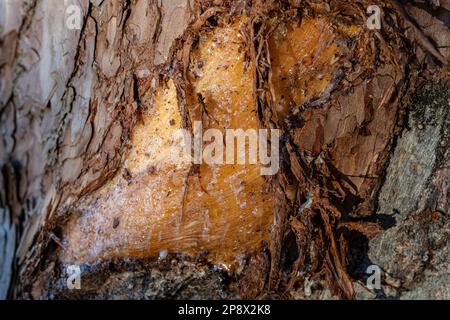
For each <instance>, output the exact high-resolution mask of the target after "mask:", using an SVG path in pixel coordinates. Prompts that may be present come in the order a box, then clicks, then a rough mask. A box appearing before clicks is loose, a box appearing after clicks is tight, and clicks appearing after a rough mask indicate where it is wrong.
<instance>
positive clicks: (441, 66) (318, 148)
mask: <svg viewBox="0 0 450 320" xmlns="http://www.w3.org/2000/svg"><path fill="white" fill-rule="evenodd" d="M80 3H81V5H82V11H83V23H82V28H81V30H68V29H67V28H65V26H64V25H63V24H64V20H63V17H64V12H65V9H66V5H65V4H64V2H63V1H58V0H54V1H52V0H47V1H44V0H43V1H39V0H33V1H16V2H13V3H9V4H5V3H2V4H1V5H2V6H7V7H8V11H5V10H3V8H2V11H4V12H7V15H6V16H3V17H2V20H1V21H0V25H1V28H0V33H1V42H0V48H1V58H0V75H1V86H0V88H1V91H0V117H1V127H0V128H1V136H2V139H1V140H0V166H1V168H2V170H1V174H0V185H1V186H2V187H1V188H0V231H1V233H0V251H1V252H3V254H1V255H0V271H1V276H0V298H5V297H6V296H9V297H13V298H31V299H39V298H50V299H51V298H55V297H63V298H92V297H102V298H111V297H114V296H119V297H132V298H178V297H182V298H183V297H184V298H186V297H197V296H196V295H195V294H194V293H193V292H195V291H196V290H197V291H198V292H200V293H198V297H201V298H208V297H209V298H232V297H237V296H240V297H244V298H257V297H267V296H269V295H273V296H275V297H278V298H305V297H306V298H307V297H309V291H310V290H309V289H310V285H311V283H315V285H314V286H315V291H314V292H313V296H312V297H314V298H319V294H321V293H323V294H326V293H324V292H326V290H325V289H328V290H329V291H330V292H331V294H332V295H334V296H337V297H341V298H348V299H350V298H355V297H357V298H367V296H366V295H365V294H364V290H361V283H362V282H363V281H364V279H365V277H366V275H365V273H364V272H365V268H366V267H367V265H369V264H371V263H370V262H371V261H370V260H372V262H373V263H376V264H378V265H380V266H381V267H382V268H383V269H384V270H385V271H386V280H385V282H384V283H383V288H384V296H383V295H381V296H379V297H386V296H389V295H397V296H400V295H401V294H403V291H404V289H412V290H413V291H412V292H413V294H410V295H409V297H419V298H420V297H433V298H442V297H447V298H448V297H449V296H448V292H447V293H445V292H446V291H445V290H447V291H448V277H447V278H446V277H445V276H444V275H443V274H444V273H445V271H444V270H445V262H444V263H442V260H443V261H445V259H446V257H448V247H449V245H448V241H447V240H446V239H448V228H449V222H448V221H449V220H448V216H449V207H448V195H449V194H448V186H449V172H448V162H449V154H448V145H449V121H450V120H449V112H448V98H449V97H448V69H447V66H446V62H447V61H448V60H449V56H450V49H449V42H450V31H449V28H448V13H449V11H448V10H449V7H448V4H447V2H446V1H441V2H440V5H439V6H437V7H436V6H434V5H433V4H431V2H430V3H428V2H426V3H423V2H420V3H416V2H415V1H413V2H412V3H410V4H404V5H401V4H399V3H398V2H396V1H347V2H346V3H342V2H341V1H330V2H329V3H327V4H325V2H323V1H189V0H170V1H156V0H132V1H113V0H110V1H91V2H89V1H87V0H84V1H80ZM373 4H376V5H378V6H379V7H380V8H382V29H381V30H379V31H377V30H368V29H367V28H366V27H365V19H366V18H367V13H366V8H367V7H368V6H369V5H373ZM242 17H245V18H242ZM322 18H323V19H325V21H326V22H325V24H327V25H328V24H329V25H330V26H331V27H330V29H332V30H333V31H332V32H330V39H332V40H330V43H329V45H330V46H331V44H334V43H338V44H339V46H340V47H339V48H340V49H339V50H341V51H338V53H339V54H338V57H337V58H336V59H337V60H336V61H337V67H336V69H332V68H331V67H330V65H329V63H327V62H326V61H327V60H325V58H323V61H325V62H320V59H322V58H320V57H319V58H317V59H316V58H315V57H314V59H315V60H314V59H313V60H314V61H313V62H311V64H312V65H313V66H314V68H315V69H314V68H313V69H311V70H312V71H308V72H309V73H308V72H303V69H300V71H299V70H297V71H294V74H293V75H292V74H291V75H290V77H291V78H289V77H285V75H284V74H283V70H282V66H281V65H282V64H283V63H284V61H285V60H283V59H284V58H283V59H282V58H279V57H282V55H283V54H284V52H282V50H279V49H278V45H279V42H277V41H280V42H281V41H282V40H279V38H276V35H277V32H279V33H280V34H282V32H280V31H279V30H281V29H283V28H285V29H286V30H291V29H293V28H295V27H298V26H301V25H302V24H304V25H307V23H308V22H305V21H307V20H308V19H311V20H312V21H319V20H320V19H322ZM314 19H316V20H314ZM241 20H242V21H244V22H242V30H241V35H242V38H243V42H244V44H245V46H244V51H245V59H246V61H247V64H246V69H245V70H246V71H245V72H246V74H250V75H249V78H250V79H251V81H252V85H253V88H254V90H255V94H254V96H253V106H254V108H255V110H256V112H257V113H256V115H257V120H258V126H259V127H260V128H277V129H280V130H281V132H282V139H281V148H280V154H281V155H280V157H281V169H280V171H279V173H278V174H277V175H275V176H273V177H269V178H267V179H266V180H265V188H264V192H265V193H267V194H268V195H270V197H271V198H273V201H274V207H273V223H272V224H271V230H270V238H269V241H266V242H263V243H261V245H260V246H259V249H258V250H256V252H249V254H248V256H247V257H246V259H244V260H245V261H246V262H244V263H242V264H241V265H240V266H239V268H238V270H235V271H234V273H232V274H229V275H227V277H230V278H229V279H228V280H229V281H230V282H231V283H232V284H231V285H229V286H226V287H225V288H224V287H223V285H221V284H220V280H221V277H223V275H220V274H219V273H217V272H214V271H213V270H212V269H211V268H209V267H208V265H207V263H206V262H207V261H208V259H210V257H211V256H212V254H211V253H209V255H208V254H206V256H203V254H202V253H197V255H194V257H192V256H191V257H182V256H181V257H180V256H179V255H176V254H175V255H174V256H173V262H170V261H163V262H161V261H157V259H156V258H157V257H155V256H146V257H139V258H137V259H136V260H133V261H134V262H124V261H123V259H121V257H116V259H114V258H113V259H111V260H106V261H105V260H101V261H100V260H99V261H95V263H89V265H85V266H84V268H85V269H83V275H84V276H85V280H84V283H85V284H86V286H87V288H84V289H83V290H81V291H79V292H70V291H67V290H66V288H65V287H64V284H63V283H64V279H65V274H64V268H65V261H63V258H62V256H63V253H61V252H64V250H65V249H66V245H67V244H66V243H64V241H63V240H64V239H65V238H66V236H67V235H68V234H69V232H70V228H71V227H70V226H71V225H72V224H71V223H75V224H76V223H77V222H73V221H78V220H76V217H77V214H79V212H81V211H82V209H83V205H82V204H83V203H84V202H83V201H84V200H85V199H89V197H91V196H92V195H93V194H96V193H95V192H100V193H102V191H101V190H102V189H101V188H102V187H103V186H105V185H106V184H107V183H108V182H110V181H112V180H113V178H114V177H116V176H118V175H123V174H124V170H125V169H124V168H125V165H124V160H125V154H126V151H127V150H128V148H129V141H130V139H131V138H130V137H131V136H132V133H133V132H134V131H133V129H135V128H136V126H137V125H138V124H139V123H140V121H141V118H143V117H144V115H145V112H146V111H147V110H148V109H151V107H152V105H151V104H152V103H153V100H152V99H153V98H152V97H147V96H146V92H149V91H150V90H156V91H158V90H159V88H163V87H164V85H165V84H166V81H169V80H172V81H173V83H174V85H175V87H176V93H177V101H178V106H179V108H180V114H181V115H182V123H183V126H184V127H187V128H190V127H191V125H192V123H193V121H194V120H196V118H195V116H196V115H197V114H198V113H199V112H200V114H201V120H202V121H205V123H206V122H207V123H208V125H210V126H213V123H214V121H216V122H218V121H219V120H220V119H219V120H217V119H215V118H214V112H211V110H210V109H208V108H213V102H211V101H212V98H211V99H209V100H208V97H206V98H205V97H202V96H201V95H200V96H198V95H197V94H196V91H195V90H196V89H195V85H196V83H195V81H196V80H193V79H194V78H193V77H192V72H193V71H192V70H193V67H192V66H193V65H194V62H195V65H196V66H198V65H199V64H200V62H199V61H200V60H201V59H199V58H198V57H197V56H196V55H198V52H197V51H196V50H198V48H199V46H200V45H199V43H201V41H202V40H201V39H199V38H200V37H199V35H201V34H207V33H208V32H213V31H212V30H215V29H216V28H220V27H224V26H225V27H226V26H229V25H231V24H232V23H233V22H234V21H241ZM314 23H315V22H314ZM314 23H313V24H312V27H311V28H313V27H314ZM320 23H322V22H320ZM351 26H359V28H360V29H359V31H358V32H356V33H355V34H352V33H351V32H349V31H345V30H347V29H345V28H346V27H351ZM290 28H291V29H290ZM340 28H342V29H340ZM344 29H345V30H344ZM283 30H284V29H283ZM311 30H314V29H311ZM336 30H337V31H336ZM280 37H281V36H280ZM280 39H281V38H280ZM323 41H325V40H323ZM319 45H320V43H319ZM319 45H318V46H319ZM325 49H326V48H321V49H320V50H319V49H317V52H324V51H325ZM321 50H322V51H321ZM336 50H337V49H336ZM294 55H295V54H294ZM277 59H278V60H277ZM316 60H317V61H319V62H317V61H316ZM316 62H317V64H315V63H316ZM302 63H304V64H302V65H301V66H302V67H304V68H305V69H306V68H307V66H308V64H307V62H302ZM252 66H253V67H252ZM277 68H279V70H278V69H277ZM330 68H331V69H330ZM308 70H309V69H308ZM320 72H323V73H324V74H330V81H329V84H328V85H327V86H326V87H325V88H322V89H321V90H320V91H319V92H318V93H315V94H312V95H309V96H308V95H305V99H303V100H301V101H300V100H296V99H297V97H296V96H295V93H292V88H297V87H300V86H302V83H300V80H303V81H305V83H309V84H310V87H308V85H307V84H306V85H305V87H306V88H308V89H311V90H312V91H314V90H313V85H311V83H312V84H314V85H315V81H316V78H318V73H320ZM152 79H153V80H152ZM423 83H426V85H425V86H424V85H423ZM436 83H439V85H437V84H436ZM417 88H419V89H417ZM161 90H162V89H161ZM285 95H290V96H289V97H288V98H286V100H287V102H286V103H285V102H280V99H279V98H278V100H277V99H276V97H281V96H283V97H284V96H285ZM430 101H431V103H430ZM284 103H285V104H286V105H284ZM202 106H203V108H202ZM283 108H285V109H283ZM199 110H200V111H199ZM205 110H206V111H205ZM208 110H209V112H211V114H212V115H210V114H207V116H204V112H206V113H208ZM279 110H284V111H283V112H280V111H279ZM204 117H206V120H204ZM208 117H209V119H208ZM197 120H198V119H197ZM208 121H209V122H208ZM407 155H414V159H412V158H409V157H407ZM405 157H406V158H405ZM405 159H406V160H405ZM405 163H407V164H408V165H409V166H411V167H412V168H417V166H419V167H420V168H419V169H417V170H418V171H414V172H413V171H408V172H404V171H402V170H401V169H402V166H403V165H404V164H405ZM194 169H195V168H192V172H194V173H196V174H197V175H198V174H199V173H198V171H197V172H195V171H194ZM421 170H422V171H421ZM153 171H154V170H153ZM192 172H191V171H189V173H188V176H187V181H188V182H187V184H189V185H190V186H191V187H192V186H195V185H196V183H197V182H196V181H197V180H196V179H197V178H196V176H195V174H192ZM127 173H128V171H127ZM200 174H201V170H200ZM127 176H128V175H127ZM125 178H126V177H125ZM128 179H130V177H128ZM189 181H191V182H189ZM198 181H200V187H201V176H200V175H198ZM99 190H100V191H99ZM414 197H417V198H416V199H415V198H414ZM419 198H420V199H419ZM180 206H184V202H183V203H180ZM223 211H224V212H226V208H225V209H224V210H223ZM396 212H400V214H399V215H395V213H396ZM94 214H95V211H94ZM393 220H397V224H396V225H395V226H393V225H394V223H393ZM68 222H69V223H68ZM121 223H122V222H121V221H120V219H118V218H115V220H114V222H113V228H114V229H116V228H120V227H121ZM424 228H426V230H428V231H429V232H430V233H432V234H433V236H427V232H426V230H425V229H424ZM383 229H385V230H383ZM411 230H412V231H411ZM424 230H425V231H424ZM411 232H413V233H416V234H418V236H417V237H414V236H411V235H410V233H411ZM386 241H387V242H392V243H395V244H396V245H392V246H387V247H386V245H385V243H386ZM402 242H407V243H409V245H410V246H409V247H410V248H411V247H412V248H414V250H415V253H414V254H413V255H411V256H410V258H403V259H404V261H403V262H402V263H403V267H402V266H399V265H398V264H397V263H396V261H393V260H398V259H399V257H404V256H408V254H409V253H408V251H407V249H404V248H403V249H402V248H401V243H402ZM377 248H378V249H377ZM379 248H384V249H379ZM399 248H400V249H399ZM380 250H384V251H385V252H387V253H386V254H383V252H380ZM179 253H183V252H179ZM423 255H427V256H428V257H429V261H431V262H429V264H427V263H424V262H423V261H419V260H420V259H419V258H418V257H420V256H423ZM394 257H395V258H394ZM437 257H438V258H437ZM433 259H434V260H433ZM439 259H440V260H439ZM430 264H433V265H434V266H436V268H437V269H438V270H439V271H438V273H437V275H429V274H428V273H427V270H429V269H430V267H429V266H430ZM113 270H115V271H113ZM155 273H156V275H155ZM123 275H126V277H125V280H124V278H123ZM144 276H145V277H149V278H150V279H151V281H150V282H151V284H150V285H149V284H148V283H144V281H141V280H139V279H141V278H142V277H144ZM99 279H100V280H99ZM192 279H194V280H193V281H191V280H192ZM442 279H444V280H442ZM222 280H223V279H222ZM158 281H159V282H158ZM398 282H400V283H399V284H398ZM436 282H440V283H444V285H442V286H438V285H436ZM129 283H133V286H134V287H135V288H136V287H139V288H144V289H145V290H142V292H144V293H141V291H139V290H138V289H136V290H132V291H127V290H126V288H127V286H128V284H129ZM158 283H159V284H158ZM168 283H172V284H173V283H175V285H172V286H170V285H168ZM202 284H206V285H204V286H202ZM323 284H325V285H324V286H323ZM397 284H398V285H397ZM182 286H183V287H184V288H185V289H183V290H181V291H180V290H179V288H181V287H182ZM323 287H324V288H323ZM322 289H323V290H322ZM433 290H434V291H433ZM138 291H139V292H138ZM307 291H308V294H304V292H307ZM8 292H9V293H8ZM117 292H120V293H117ZM322 297H323V296H322Z"/></svg>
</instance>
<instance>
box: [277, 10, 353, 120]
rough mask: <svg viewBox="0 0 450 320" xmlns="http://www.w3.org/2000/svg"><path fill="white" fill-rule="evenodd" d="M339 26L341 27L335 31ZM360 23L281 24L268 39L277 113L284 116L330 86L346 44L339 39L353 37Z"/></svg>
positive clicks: (317, 21)
mask: <svg viewBox="0 0 450 320" xmlns="http://www.w3.org/2000/svg"><path fill="white" fill-rule="evenodd" d="M336 28H338V30H336ZM358 31H359V27H357V26H348V27H347V26H340V27H336V26H335V25H333V24H332V23H331V22H330V21H329V20H328V19H326V18H315V19H312V18H308V19H306V18H305V19H303V20H302V23H301V26H300V27H298V26H297V23H296V22H291V23H281V24H280V25H279V26H278V27H277V29H276V30H275V32H274V33H273V34H272V36H271V37H270V38H269V49H270V56H271V64H272V83H273V87H274V92H273V94H274V102H275V105H276V108H277V112H278V113H279V114H280V115H281V116H285V115H286V114H288V113H289V112H296V111H298V107H299V106H301V105H302V104H304V103H305V102H309V101H310V100H311V99H314V98H318V97H319V96H320V95H323V94H324V93H326V92H327V91H329V90H330V89H331V86H332V85H333V80H334V78H335V77H336V72H337V71H338V70H339V63H338V62H339V60H340V57H341V55H343V54H345V51H346V49H347V48H346V47H345V45H339V44H338V43H339V41H336V40H337V39H338V38H339V36H338V33H341V34H342V36H344V37H345V36H352V35H355V34H356V33H357V32H358Z"/></svg>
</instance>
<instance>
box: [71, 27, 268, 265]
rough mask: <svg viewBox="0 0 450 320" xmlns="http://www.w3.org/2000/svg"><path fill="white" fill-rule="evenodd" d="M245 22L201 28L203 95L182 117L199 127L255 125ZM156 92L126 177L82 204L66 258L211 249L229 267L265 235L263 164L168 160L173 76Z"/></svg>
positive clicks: (197, 76) (193, 71) (197, 92)
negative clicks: (198, 123) (196, 165)
mask: <svg viewBox="0 0 450 320" xmlns="http://www.w3.org/2000/svg"><path fill="white" fill-rule="evenodd" d="M242 23H243V21H237V22H235V23H234V24H232V25H230V26H225V27H219V28H216V29H215V30H214V31H212V32H207V33H204V34H202V35H201V39H200V41H199V44H198V47H197V48H196V49H194V52H193V59H192V65H191V68H190V78H191V82H192V84H193V91H194V92H192V93H191V95H192V96H194V97H199V98H198V99H190V100H192V101H189V103H188V113H189V116H190V118H191V120H195V121H202V122H203V126H204V128H203V130H206V129H208V128H218V129H226V128H242V129H244V130H246V129H250V128H253V129H258V122H257V118H256V111H255V107H254V105H253V81H252V73H253V69H252V68H253V66H252V65H251V64H250V65H249V66H246V64H245V61H244V50H243V45H244V43H243V39H242V37H241V36H240V33H239V30H240V28H241V24H242ZM200 97H201V99H200ZM153 98H154V99H153V100H154V103H153V107H152V108H151V110H149V111H148V112H147V113H146V114H145V115H144V116H143V119H142V122H141V123H139V124H138V125H137V127H136V128H135V130H134V132H133V136H132V139H131V145H132V148H131V150H130V152H129V153H128V155H127V159H126V161H125V167H126V169H124V170H123V173H124V174H119V175H117V177H116V178H115V179H114V180H113V181H111V182H110V183H109V184H108V185H106V186H104V187H103V189H102V190H100V191H98V192H97V194H94V195H93V196H92V197H91V198H90V199H87V200H85V202H84V203H83V204H81V205H80V208H79V209H80V210H79V212H82V213H81V214H80V215H76V216H74V218H73V219H72V220H71V221H70V222H69V223H68V224H67V227H66V228H67V229H66V230H65V232H64V234H65V235H66V239H65V241H66V242H67V244H68V247H67V250H65V252H64V253H63V259H62V260H63V261H66V262H71V263H74V262H78V263H80V262H81V263H83V262H84V263H97V262H101V261H104V260H108V259H111V258H130V257H131V258H145V257H157V256H158V255H159V254H160V253H161V252H162V253H163V255H165V253H166V252H170V253H187V254H197V253H201V252H208V259H209V260H210V261H212V262H214V263H217V264H223V265H225V266H232V265H233V264H234V263H235V262H236V261H237V260H239V257H240V256H242V255H244V254H245V253H247V252H249V251H252V250H256V249H258V248H259V247H260V245H261V242H262V241H263V240H267V239H268V237H269V230H268V229H269V227H270V225H271V223H272V210H273V205H272V196H271V194H270V193H268V192H267V191H265V189H266V182H265V180H264V178H263V177H262V176H261V175H260V166H259V165H249V164H247V165H217V166H210V165H208V164H202V165H200V167H199V168H198V169H199V170H191V168H192V166H191V163H190V162H188V161H178V162H175V161H172V160H171V156H172V155H171V153H170V152H171V148H170V146H171V144H172V143H173V136H174V133H175V131H176V130H177V129H179V128H181V116H180V113H179V108H178V104H177V98H176V90H175V87H174V84H173V82H172V81H168V82H167V83H166V85H165V86H164V87H162V88H159V89H157V90H156V93H155V95H154V97H153ZM201 100H203V101H204V103H201ZM205 108H206V109H207V110H205ZM205 111H206V113H208V119H209V120H208V119H205ZM212 119H214V120H212ZM155 138H157V139H159V140H160V141H161V142H162V143H160V144H158V143H156V142H157V139H155Z"/></svg>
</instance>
